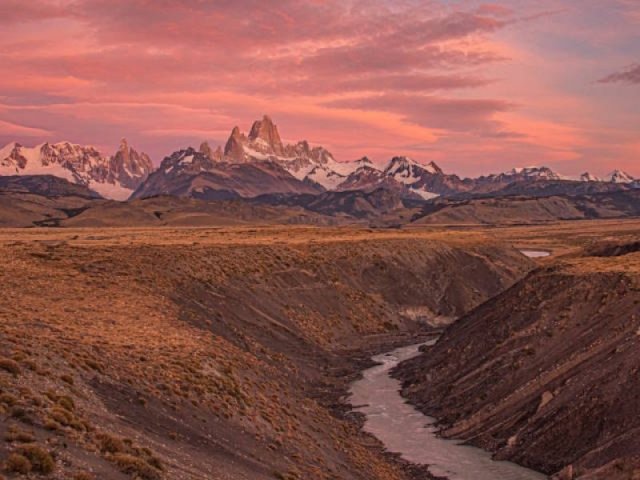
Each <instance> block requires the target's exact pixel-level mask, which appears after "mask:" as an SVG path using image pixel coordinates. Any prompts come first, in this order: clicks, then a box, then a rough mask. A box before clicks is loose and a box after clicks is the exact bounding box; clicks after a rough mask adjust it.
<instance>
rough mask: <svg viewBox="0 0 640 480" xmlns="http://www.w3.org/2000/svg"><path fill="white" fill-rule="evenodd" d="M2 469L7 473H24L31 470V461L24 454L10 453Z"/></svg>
mask: <svg viewBox="0 0 640 480" xmlns="http://www.w3.org/2000/svg"><path fill="white" fill-rule="evenodd" d="M4 469H5V470H6V471H7V472H9V473H21V474H23V475H26V474H27V473H29V472H30V471H31V462H30V461H29V459H28V458H27V457H25V456H24V455H20V454H18V453H12V454H11V455H9V457H8V458H7V460H6V461H5V462H4Z"/></svg>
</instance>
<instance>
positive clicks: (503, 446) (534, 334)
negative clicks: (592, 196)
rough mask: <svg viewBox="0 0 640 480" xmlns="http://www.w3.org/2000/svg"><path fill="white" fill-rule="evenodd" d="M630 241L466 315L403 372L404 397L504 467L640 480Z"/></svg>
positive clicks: (636, 318) (639, 384)
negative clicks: (517, 465)
mask: <svg viewBox="0 0 640 480" xmlns="http://www.w3.org/2000/svg"><path fill="white" fill-rule="evenodd" d="M627 238H628V239H629V241H628V242H627V243H624V241H623V240H624V237H622V238H620V237H618V238H617V239H616V240H617V242H616V244H612V245H606V246H601V245H599V244H594V245H593V246H591V247H588V249H587V251H586V252H585V253H581V254H573V255H570V256H568V257H565V258H564V259H561V260H560V261H558V262H557V263H553V262H552V263H547V266H546V267H541V268H539V269H538V270H536V271H534V272H533V273H531V274H530V275H529V276H527V277H526V278H525V279H523V280H521V281H520V282H518V283H517V284H516V285H515V286H513V287H512V288H511V289H509V290H508V291H506V292H504V293H503V294H501V295H499V296H498V297H497V298H495V299H493V300H491V301H489V302H487V303H485V304H483V305H482V306H480V307H479V308H477V309H475V310H474V311H472V312H471V313H470V314H468V315H467V316H465V317H463V318H462V319H461V320H459V321H458V322H457V323H455V324H454V325H452V326H451V327H450V328H448V330H447V331H446V332H445V333H444V335H443V336H442V338H441V339H440V340H439V341H438V343H437V344H436V345H435V346H434V347H431V348H429V349H428V350H427V351H426V352H425V353H424V354H423V355H421V356H420V357H418V358H417V359H414V360H410V361H408V362H406V363H404V364H402V365H401V366H400V368H399V369H398V370H397V372H396V374H397V375H398V376H399V377H400V378H401V379H403V380H404V392H403V393H404V394H405V395H406V396H408V398H409V399H410V400H411V402H412V403H414V404H415V405H417V406H418V407H419V408H420V409H421V410H422V411H424V412H426V413H428V414H429V415H432V416H434V417H436V418H437V419H438V420H439V421H440V423H441V425H442V433H443V435H445V436H447V437H454V438H458V439H461V440H464V441H467V442H470V443H472V444H474V445H479V446H482V447H484V448H486V449H489V450H492V451H494V452H496V456H497V457H498V458H500V459H509V460H512V461H515V462H518V463H521V464H523V465H525V466H528V467H531V468H533V469H536V470H540V471H543V472H546V473H548V474H555V475H556V476H557V478H559V479H572V478H584V479H608V480H614V479H631V478H636V476H637V474H638V472H639V471H640V461H639V460H638V459H639V458H640V444H638V442H637V438H638V432H639V431H640V421H639V420H638V419H640V402H638V399H639V398H640V379H639V377H638V374H637V373H638V371H640V356H639V355H638V347H639V344H638V342H640V336H638V332H639V331H640V248H639V247H638V243H637V241H633V238H634V236H628V237H627ZM635 238H636V239H637V236H636V237H635ZM620 242H622V243H620Z"/></svg>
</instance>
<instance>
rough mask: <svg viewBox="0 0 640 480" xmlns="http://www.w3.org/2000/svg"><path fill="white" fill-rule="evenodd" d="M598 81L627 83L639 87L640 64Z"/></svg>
mask: <svg viewBox="0 0 640 480" xmlns="http://www.w3.org/2000/svg"><path fill="white" fill-rule="evenodd" d="M598 81H599V82H600V83H627V84H631V85H638V84H640V64H636V65H632V66H630V67H628V68H626V69H625V70H622V71H620V72H615V73H612V74H611V75H607V76H606V77H604V78H602V79H600V80H598Z"/></svg>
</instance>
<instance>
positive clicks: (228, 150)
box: [224, 126, 246, 162]
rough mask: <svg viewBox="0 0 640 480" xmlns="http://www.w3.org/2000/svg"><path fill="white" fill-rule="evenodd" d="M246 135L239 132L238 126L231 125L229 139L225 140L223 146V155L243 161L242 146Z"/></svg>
mask: <svg viewBox="0 0 640 480" xmlns="http://www.w3.org/2000/svg"><path fill="white" fill-rule="evenodd" d="M245 140H246V137H245V136H244V135H243V134H242V133H240V128H239V127H238V126H235V127H233V130H231V135H230V136H229V140H227V143H226V145H225V146H224V156H225V157H229V158H230V159H231V160H232V161H235V162H243V161H244V147H243V144H244V143H245Z"/></svg>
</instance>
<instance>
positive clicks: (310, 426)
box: [0, 229, 531, 480]
mask: <svg viewBox="0 0 640 480" xmlns="http://www.w3.org/2000/svg"><path fill="white" fill-rule="evenodd" d="M433 238H445V237H442V236H440V237H439V236H438V235H432V236H430V235H427V234H418V233H413V234H401V233H391V232H381V233H375V232H370V231H355V232H351V231H345V230H340V231H333V230H322V231H317V230H308V229H290V230H274V229H271V230H256V229H247V230H242V231H239V230H203V229H194V230H190V229H178V230H171V229H149V230H113V229H110V230H77V231H74V230H57V231H52V230H47V231H45V230H28V231H22V232H17V231H10V232H7V233H6V235H4V234H2V232H0V254H1V255H2V258H3V259H5V260H4V263H3V268H2V269H1V270H0V284H1V285H2V286H3V288H2V290H3V293H2V294H3V302H2V303H0V319H1V322H0V410H1V412H2V416H1V417H0V438H3V439H6V440H7V441H3V442H2V443H0V465H3V466H4V469H5V472H4V473H3V474H4V475H6V476H7V477H8V478H14V477H15V476H16V472H20V471H27V470H28V469H29V468H30V469H31V471H32V475H33V476H34V477H36V478H39V477H47V478H58V479H69V478H76V479H78V480H80V479H85V478H100V479H107V480H110V479H126V478H133V477H136V476H138V477H139V478H143V479H151V480H154V479H160V478H166V479H205V478H206V479H210V478H216V479H234V480H239V479H251V480H261V479H287V480H291V479H302V478H313V479H319V480H322V479H341V480H343V479H344V480H350V479H353V480H356V479H361V480H376V479H381V480H382V479H397V480H401V479H405V478H407V474H406V473H405V472H404V471H403V470H402V469H400V468H399V467H398V466H397V465H396V464H394V463H391V462H390V461H389V460H387V459H385V457H383V456H381V455H379V453H377V452H376V451H375V450H373V449H372V448H371V447H370V445H372V443H374V442H372V440H371V439H369V438H367V437H364V436H363V435H362V434H361V433H359V430H358V428H357V424H356V423H355V422H353V421H347V420H345V419H344V418H342V417H339V416H336V415H334V414H333V413H332V409H331V408H330V404H331V402H332V400H331V399H332V395H333V394H332V392H331V389H332V388H334V387H335V385H336V384H339V383H340V381H341V380H340V376H341V375H343V374H344V373H346V372H348V371H350V369H351V368H352V366H351V364H350V361H349V360H348V356H347V355H345V353H344V352H345V351H354V352H355V351H357V350H359V349H361V348H369V346H370V345H373V344H375V343H376V342H384V341H385V340H384V339H385V338H391V334H393V335H398V334H400V333H402V332H411V331H413V330H415V329H416V325H415V324H414V323H413V322H412V321H411V320H409V319H407V318H403V317H402V316H400V315H399V313H398V312H399V311H401V310H403V309H405V308H407V307H415V308H418V309H419V310H420V311H421V312H423V313H424V312H432V313H433V314H451V315H455V314H459V313H462V312H464V311H467V310H469V309H470V308H472V307H473V306H475V305H477V304H478V303H480V302H482V301H484V300H485V299H486V298H487V297H488V296H490V295H493V294H495V293H497V292H498V291H500V290H501V289H503V288H505V287H506V286H508V285H510V284H511V283H512V282H514V281H515V280H516V279H517V278H519V277H521V276H522V275H523V274H524V273H525V272H526V271H527V270H528V269H529V268H530V267H531V263H530V262H529V261H528V260H527V259H525V258H524V257H523V256H521V255H520V254H519V253H518V252H516V251H514V250H511V249H509V248H507V247H500V246H496V245H491V244H489V243H486V242H484V241H479V239H478V238H477V237H474V238H473V244H471V242H469V241H466V240H464V241H463V240H451V241H450V242H446V243H445V242H443V241H441V240H435V239H433ZM470 280H471V281H470ZM333 401H335V400H333ZM86 472H91V473H90V474H89V475H85V474H84V473H86Z"/></svg>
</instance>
